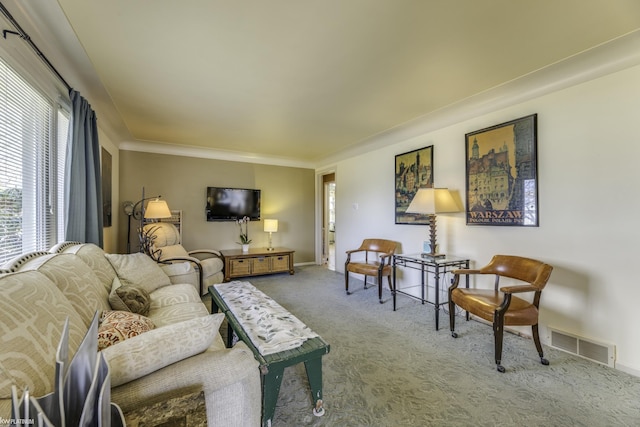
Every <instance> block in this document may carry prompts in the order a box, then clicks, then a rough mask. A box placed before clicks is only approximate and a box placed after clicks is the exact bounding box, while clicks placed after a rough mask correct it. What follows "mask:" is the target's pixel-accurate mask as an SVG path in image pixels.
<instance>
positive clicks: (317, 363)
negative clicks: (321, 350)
mask: <svg viewBox="0 0 640 427" xmlns="http://www.w3.org/2000/svg"><path fill="white" fill-rule="evenodd" d="M304 368H305V370H306V371H307V379H308V380H309V388H310V389H311V400H312V401H313V415H315V416H317V417H320V416H322V415H324V408H323V407H322V357H316V358H314V359H309V360H307V361H306V362H304Z"/></svg>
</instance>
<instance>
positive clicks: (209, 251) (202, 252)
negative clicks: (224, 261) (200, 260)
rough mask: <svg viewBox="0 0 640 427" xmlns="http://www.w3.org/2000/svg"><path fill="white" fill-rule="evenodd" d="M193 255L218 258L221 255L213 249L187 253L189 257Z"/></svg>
mask: <svg viewBox="0 0 640 427" xmlns="http://www.w3.org/2000/svg"><path fill="white" fill-rule="evenodd" d="M195 254H208V255H215V256H217V257H218V258H222V254H221V253H220V251H216V250H215V249H195V250H193V251H189V255H195Z"/></svg>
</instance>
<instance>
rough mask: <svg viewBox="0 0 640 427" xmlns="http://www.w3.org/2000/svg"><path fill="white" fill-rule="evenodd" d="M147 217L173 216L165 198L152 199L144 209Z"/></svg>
mask: <svg viewBox="0 0 640 427" xmlns="http://www.w3.org/2000/svg"><path fill="white" fill-rule="evenodd" d="M144 217H145V218H151V219H154V218H171V211H170V210H169V206H168V205H167V202H165V201H164V200H158V199H156V200H151V201H149V203H148V204H147V209H145V211H144Z"/></svg>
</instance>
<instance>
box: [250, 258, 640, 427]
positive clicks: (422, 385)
mask: <svg viewBox="0 0 640 427" xmlns="http://www.w3.org/2000/svg"><path fill="white" fill-rule="evenodd" d="M248 281H250V282H251V283H252V284H253V285H255V286H256V287H258V288H259V289H261V290H262V291H263V292H265V293H266V294H268V295H269V296H271V297H272V298H274V299H275V300H276V301H278V302H279V303H280V304H281V305H282V306H284V307H285V308H287V309H288V310H289V311H291V312H292V313H293V314H295V315H296V316H297V317H298V318H299V319H301V320H302V321H303V322H305V323H306V324H307V325H309V326H310V327H311V328H312V329H313V330H314V331H315V332H317V333H318V334H320V335H321V336H322V337H323V338H324V339H325V340H326V341H327V342H328V343H329V344H330V345H331V352H330V353H329V354H328V355H327V356H325V357H324V358H323V360H324V362H323V373H324V402H325V404H324V406H325V410H326V413H325V415H324V416H323V417H315V416H313V415H312V412H311V402H312V401H311V396H310V394H309V388H308V385H307V380H306V375H305V371H304V366H303V365H298V366H295V367H291V368H287V369H286V370H285V374H284V379H283V384H282V388H281V390H280V395H279V399H278V406H277V408H276V412H275V419H274V424H273V426H274V427H285V426H286V427H289V426H291V427H293V426H340V427H342V426H378V427H384V426H389V427H399V426H637V425H640V398H639V397H638V396H640V378H637V377H633V376H630V375H628V374H625V373H623V372H620V371H617V370H614V369H611V368H607V367H603V366H600V365H598V364H596V363H593V362H590V361H587V360H584V359H581V358H578V357H576V356H573V355H570V354H567V353H564V352H561V351H559V350H555V349H551V348H547V347H545V356H546V357H547V358H548V359H549V361H550V363H551V364H550V365H549V366H543V365H541V364H540V362H539V358H538V356H537V352H536V351H535V347H534V345H533V342H532V341H531V340H529V339H526V338H522V337H519V336H516V335H513V334H506V336H505V342H504V353H503V364H504V366H505V368H506V369H507V372H506V373H504V374H501V373H499V372H497V371H496V369H495V364H494V360H493V335H492V329H491V327H489V326H487V325H483V324H480V323H478V322H474V321H471V322H465V321H464V318H463V317H459V318H458V319H459V320H458V322H457V327H456V330H457V331H458V332H459V335H460V336H459V338H457V339H454V338H452V337H451V336H450V334H449V331H448V317H447V315H446V314H443V313H442V312H441V327H440V330H439V331H437V332H436V331H435V329H434V316H433V314H434V311H433V307H432V306H430V305H421V304H420V303H419V302H418V301H415V300H413V299H411V298H408V297H403V296H398V310H397V311H395V312H394V311H393V309H392V304H391V295H390V293H389V291H388V290H386V291H385V293H384V294H383V298H385V299H387V302H386V303H385V304H380V303H379V302H378V297H377V290H376V288H375V287H373V288H369V289H368V290H364V289H363V288H362V283H361V282H358V281H355V280H354V281H353V282H352V284H351V286H350V288H352V289H353V290H354V291H355V292H354V293H353V294H352V295H349V296H347V295H346V294H345V292H344V277H343V275H341V274H338V273H335V272H332V271H329V270H326V269H324V268H322V267H318V266H309V267H301V268H296V274H295V275H293V276H289V275H286V274H279V275H272V276H263V277H256V278H250V279H248ZM543 303H544V295H543Z"/></svg>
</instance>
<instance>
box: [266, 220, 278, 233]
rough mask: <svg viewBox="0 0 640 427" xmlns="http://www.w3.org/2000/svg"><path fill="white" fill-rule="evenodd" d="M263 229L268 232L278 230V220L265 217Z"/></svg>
mask: <svg viewBox="0 0 640 427" xmlns="http://www.w3.org/2000/svg"><path fill="white" fill-rule="evenodd" d="M264 231H266V232H268V233H275V232H277V231H278V220H277V219H265V220H264Z"/></svg>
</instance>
